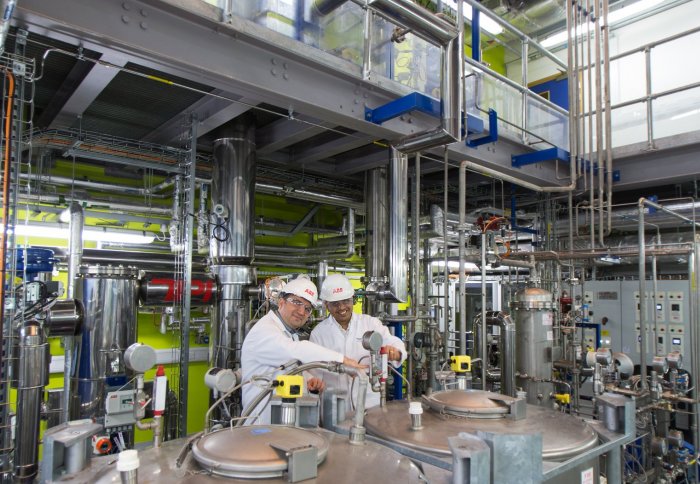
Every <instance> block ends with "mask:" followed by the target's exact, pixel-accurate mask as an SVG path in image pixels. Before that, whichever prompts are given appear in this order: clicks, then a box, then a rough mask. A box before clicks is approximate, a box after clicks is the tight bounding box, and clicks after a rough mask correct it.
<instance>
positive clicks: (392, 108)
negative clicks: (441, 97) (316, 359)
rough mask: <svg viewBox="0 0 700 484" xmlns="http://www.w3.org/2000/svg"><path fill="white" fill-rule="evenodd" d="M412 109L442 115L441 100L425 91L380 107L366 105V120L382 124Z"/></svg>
mask: <svg viewBox="0 0 700 484" xmlns="http://www.w3.org/2000/svg"><path fill="white" fill-rule="evenodd" d="M411 111H420V112H422V113H425V114H428V115H430V116H435V117H440V101H438V100H437V99H433V98H432V97H430V96H426V95H425V94H423V93H420V92H413V93H411V94H408V95H406V96H404V97H400V98H398V99H395V100H393V101H390V102H388V103H386V104H384V105H383V106H379V107H378V108H374V109H371V108H368V107H365V120H367V121H369V122H371V123H374V124H382V123H384V122H385V121H389V120H390V119H394V118H397V117H399V116H401V115H402V114H406V113H408V112H411Z"/></svg>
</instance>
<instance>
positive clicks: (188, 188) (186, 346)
mask: <svg viewBox="0 0 700 484" xmlns="http://www.w3.org/2000/svg"><path fill="white" fill-rule="evenodd" d="M197 122H198V121H197V116H196V115H195V114H192V115H191V117H190V151H189V154H188V159H187V163H186V166H187V171H186V173H187V175H186V179H185V183H184V190H185V204H184V205H185V217H184V222H185V223H184V227H183V235H184V237H185V247H184V254H183V262H184V274H183V276H182V277H183V278H184V281H183V284H184V286H183V293H182V298H183V301H182V314H181V315H180V318H181V319H180V386H179V395H180V399H179V402H178V419H179V422H178V437H185V436H186V435H187V391H188V389H189V364H190V309H191V302H192V301H191V297H192V237H193V235H194V220H193V217H191V216H190V214H193V213H194V197H195V176H196V172H197Z"/></svg>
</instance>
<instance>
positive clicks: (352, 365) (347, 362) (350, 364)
mask: <svg viewBox="0 0 700 484" xmlns="http://www.w3.org/2000/svg"><path fill="white" fill-rule="evenodd" d="M343 365H345V366H347V367H350V368H358V369H360V370H366V369H367V368H368V366H367V365H361V364H359V363H358V362H357V360H353V359H352V358H348V357H347V356H345V357H343Z"/></svg>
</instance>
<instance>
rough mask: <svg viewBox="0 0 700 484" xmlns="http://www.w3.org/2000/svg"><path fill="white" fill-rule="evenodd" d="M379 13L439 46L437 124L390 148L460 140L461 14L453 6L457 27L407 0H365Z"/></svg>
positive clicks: (411, 148)
mask: <svg viewBox="0 0 700 484" xmlns="http://www.w3.org/2000/svg"><path fill="white" fill-rule="evenodd" d="M367 5H368V6H370V7H372V8H374V9H375V10H376V11H377V12H378V13H380V14H381V15H383V16H385V17H387V18H389V19H390V20H392V21H394V22H396V23H398V24H399V25H401V26H403V27H405V28H407V29H409V30H411V31H412V32H413V33H415V34H416V35H418V36H420V37H423V38H425V39H426V40H428V41H430V42H432V43H434V44H436V45H438V46H440V47H441V59H442V60H441V64H442V70H441V71H442V75H441V77H440V93H441V95H442V102H441V126H440V127H439V128H436V129H434V130H431V131H428V132H421V133H415V134H412V135H410V136H406V137H404V138H402V139H401V140H399V141H398V142H397V143H395V144H394V145H393V146H394V148H396V149H398V150H399V151H401V152H403V153H415V152H418V151H422V150H425V149H428V148H434V147H437V146H442V145H448V144H450V143H453V142H455V141H459V140H460V139H462V96H463V92H462V81H463V77H464V76H463V71H464V60H463V59H464V55H463V45H464V33H463V31H464V17H463V14H462V5H461V4H458V8H457V27H456V28H455V26H453V25H452V24H451V23H448V22H446V21H445V20H443V19H442V18H440V17H438V16H436V15H434V14H433V13H432V12H430V11H428V10H426V9H424V8H423V7H420V6H418V5H416V4H415V3H413V2H411V1H409V0H368V1H367Z"/></svg>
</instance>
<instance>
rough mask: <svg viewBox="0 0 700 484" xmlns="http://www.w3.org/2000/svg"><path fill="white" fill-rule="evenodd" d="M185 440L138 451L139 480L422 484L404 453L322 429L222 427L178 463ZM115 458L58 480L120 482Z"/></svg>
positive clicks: (444, 475) (98, 483)
mask: <svg viewBox="0 0 700 484" xmlns="http://www.w3.org/2000/svg"><path fill="white" fill-rule="evenodd" d="M187 443H188V439H187V438H184V439H178V440H172V441H169V442H165V443H164V444H163V445H162V446H161V447H158V448H150V449H148V450H146V451H142V452H139V456H138V457H139V462H140V465H139V468H138V471H137V475H138V482H139V483H150V482H154V483H162V482H168V483H191V482H197V483H208V482H211V483H221V482H235V483H241V482H246V483H250V482H256V483H286V482H295V478H296V479H297V480H298V479H303V480H301V482H304V483H309V484H314V483H322V482H325V483H330V482H333V483H335V484H357V483H358V482H382V481H384V480H386V478H387V476H390V477H391V479H392V480H394V481H395V482H401V483H403V482H406V483H423V482H426V477H425V476H424V474H423V473H422V472H421V471H420V469H419V468H418V467H417V466H416V465H415V464H414V463H413V462H411V460H410V459H408V458H407V457H404V456H402V455H400V454H398V453H397V452H395V451H393V450H391V449H389V448H387V447H384V446H381V445H379V444H376V443H373V442H365V443H364V444H362V445H355V444H351V443H350V442H349V440H348V437H347V436H344V435H339V434H335V433H332V432H328V431H325V430H322V429H317V430H308V429H301V428H296V427H285V426H278V425H268V426H262V425H260V426H252V427H235V428H231V429H222V430H220V431H217V432H212V433H210V434H207V435H206V436H205V437H203V438H202V439H200V440H198V441H196V442H195V443H194V445H193V448H192V452H191V453H190V454H188V455H187V456H186V457H185V458H184V460H183V463H182V466H181V467H177V465H176V460H177V459H178V458H180V457H182V456H181V454H182V451H183V448H184V447H185V445H186V444H187ZM310 450H315V452H313V451H312V452H311V454H309V455H308V458H307V459H305V457H307V456H306V455H302V454H304V453H305V452H308V451H310ZM287 454H289V456H287ZM314 459H315V462H314ZM116 462H117V460H116V459H115V458H114V456H105V457H98V458H94V459H93V460H92V461H91V462H90V465H89V466H88V467H87V468H85V469H84V470H83V471H81V472H80V473H78V474H76V475H74V476H72V477H66V478H63V479H60V480H59V481H58V482H75V483H77V482H81V483H82V482H90V483H94V484H102V483H108V482H110V483H111V482H120V473H119V472H118V471H117V464H116ZM290 462H291V463H290ZM200 463H201V464H200ZM315 465H318V467H317V470H316V472H317V476H316V477H315V478H314V477H311V478H308V479H306V478H305V476H304V475H303V472H304V471H305V470H307V471H308V470H311V471H313V468H314V466H315ZM440 471H441V470H440ZM433 472H434V471H433ZM298 473H301V475H300V474H298ZM448 478H449V473H447V472H446V471H443V472H442V473H441V474H440V479H439V480H440V481H441V482H448Z"/></svg>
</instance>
